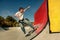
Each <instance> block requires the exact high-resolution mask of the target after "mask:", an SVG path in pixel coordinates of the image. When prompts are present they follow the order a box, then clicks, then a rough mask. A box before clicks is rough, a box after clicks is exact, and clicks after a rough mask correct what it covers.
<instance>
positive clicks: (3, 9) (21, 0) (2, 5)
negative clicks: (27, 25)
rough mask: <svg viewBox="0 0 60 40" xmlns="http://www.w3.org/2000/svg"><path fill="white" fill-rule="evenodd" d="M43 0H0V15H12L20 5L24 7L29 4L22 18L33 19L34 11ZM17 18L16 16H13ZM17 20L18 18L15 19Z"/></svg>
mask: <svg viewBox="0 0 60 40" xmlns="http://www.w3.org/2000/svg"><path fill="white" fill-rule="evenodd" d="M42 2H43V0H0V16H3V17H7V16H8V15H9V16H13V17H14V14H15V13H16V12H17V11H18V9H19V8H20V7H23V8H26V7H27V6H28V5H30V6H31V8H30V9H29V10H27V11H26V12H25V13H24V18H28V19H29V20H30V21H34V13H35V12H36V11H37V9H38V8H39V7H40V6H41V4H42ZM14 18H15V19H17V18H16V17H14ZM17 20H18V19H17Z"/></svg>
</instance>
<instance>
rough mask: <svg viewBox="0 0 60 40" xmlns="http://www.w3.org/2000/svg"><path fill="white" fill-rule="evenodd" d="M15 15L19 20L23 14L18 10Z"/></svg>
mask: <svg viewBox="0 0 60 40" xmlns="http://www.w3.org/2000/svg"><path fill="white" fill-rule="evenodd" d="M15 16H16V17H17V18H18V19H19V20H22V19H23V16H24V14H23V13H21V12H19V11H18V12H17V13H16V14H15Z"/></svg>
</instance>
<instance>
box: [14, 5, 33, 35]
mask: <svg viewBox="0 0 60 40" xmlns="http://www.w3.org/2000/svg"><path fill="white" fill-rule="evenodd" d="M29 8H30V6H28V7H27V8H25V9H24V8H22V7H20V8H19V11H18V12H17V13H16V14H15V16H16V17H17V18H18V19H19V22H20V23H21V24H22V25H21V29H22V31H23V32H24V34H26V31H25V28H24V26H23V24H24V23H25V24H27V25H29V26H30V27H31V28H32V29H33V30H34V27H33V25H32V24H31V22H30V21H29V20H27V19H25V18H24V12H25V11H26V10H27V9H29Z"/></svg>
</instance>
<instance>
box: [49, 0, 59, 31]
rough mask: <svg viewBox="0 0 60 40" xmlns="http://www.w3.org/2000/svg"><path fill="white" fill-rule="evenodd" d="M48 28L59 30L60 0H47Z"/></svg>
mask: <svg viewBox="0 0 60 40" xmlns="http://www.w3.org/2000/svg"><path fill="white" fill-rule="evenodd" d="M48 7H49V18H50V30H51V31H52V32H60V0H48Z"/></svg>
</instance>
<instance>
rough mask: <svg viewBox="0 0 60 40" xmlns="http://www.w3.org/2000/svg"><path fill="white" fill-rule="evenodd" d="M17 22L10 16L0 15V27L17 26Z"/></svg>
mask: <svg viewBox="0 0 60 40" xmlns="http://www.w3.org/2000/svg"><path fill="white" fill-rule="evenodd" d="M18 26H19V23H18V22H17V21H16V19H14V18H13V17H12V16H7V17H6V18H5V19H4V17H2V16H0V27H18Z"/></svg>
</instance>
